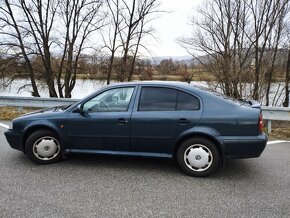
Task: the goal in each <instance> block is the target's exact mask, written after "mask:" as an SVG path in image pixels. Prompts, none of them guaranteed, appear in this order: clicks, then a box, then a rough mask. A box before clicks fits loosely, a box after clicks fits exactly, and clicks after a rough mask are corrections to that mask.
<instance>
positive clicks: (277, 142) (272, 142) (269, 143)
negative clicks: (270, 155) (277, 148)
mask: <svg viewBox="0 0 290 218" xmlns="http://www.w3.org/2000/svg"><path fill="white" fill-rule="evenodd" d="M285 142H290V141H284V140H275V141H269V142H267V145H273V144H279V143H285Z"/></svg>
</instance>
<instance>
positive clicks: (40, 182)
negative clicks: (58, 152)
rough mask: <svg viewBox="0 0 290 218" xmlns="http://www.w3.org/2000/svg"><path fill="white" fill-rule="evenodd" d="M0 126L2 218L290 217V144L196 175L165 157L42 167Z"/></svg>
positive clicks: (74, 159)
mask: <svg viewBox="0 0 290 218" xmlns="http://www.w3.org/2000/svg"><path fill="white" fill-rule="evenodd" d="M3 131H4V129H3V128H1V127H0V176H1V177H0V217H1V218H2V217H3V218H5V217H9V218H10V217H58V218H59V217H247V218H248V217H263V218H264V217H271V218H273V217H279V218H280V217H290V143H279V144H271V145H268V146H267V147H266V149H265V151H264V153H263V154H262V156H261V157H259V158H256V159H245V160H232V161H229V162H228V164H227V165H226V166H225V167H224V168H221V169H220V170H219V171H218V172H217V173H216V174H215V175H214V176H212V177H208V178H192V177H188V176H186V175H184V174H183V173H182V172H181V171H180V170H179V168H178V167H177V166H176V164H175V163H174V162H173V161H170V160H166V159H165V160H164V159H148V158H147V159H146V158H129V157H113V156H99V155H97V156H96V155H87V156H86V155H73V156H71V157H69V158H68V159H66V160H65V161H62V162H59V163H56V164H51V165H46V166H41V165H36V164H33V163H31V162H30V161H29V160H28V159H27V158H26V156H25V155H24V154H22V153H21V152H18V151H16V150H13V149H11V148H10V147H9V145H8V144H7V142H6V140H5V139H4V135H3Z"/></svg>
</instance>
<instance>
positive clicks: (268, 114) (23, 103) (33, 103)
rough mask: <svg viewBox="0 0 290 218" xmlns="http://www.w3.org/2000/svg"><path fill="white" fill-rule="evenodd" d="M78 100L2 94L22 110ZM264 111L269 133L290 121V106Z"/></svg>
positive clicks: (5, 102) (2, 102)
mask: <svg viewBox="0 0 290 218" xmlns="http://www.w3.org/2000/svg"><path fill="white" fill-rule="evenodd" d="M77 101H79V99H67V98H36V97H14V96H0V106H14V107H18V108H19V110H20V111H21V110H22V109H23V107H31V108H45V107H55V106H60V105H68V104H73V103H75V102H77ZM262 113H263V118H264V120H267V126H268V133H271V130H272V120H283V121H290V108H284V107H265V106H262Z"/></svg>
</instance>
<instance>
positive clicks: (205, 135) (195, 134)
mask: <svg viewBox="0 0 290 218" xmlns="http://www.w3.org/2000/svg"><path fill="white" fill-rule="evenodd" d="M190 138H204V139H207V140H209V141H211V142H213V143H214V144H215V145H216V147H217V149H218V151H219V153H220V155H221V159H222V160H224V156H225V154H224V150H225V149H224V144H223V142H222V141H221V140H220V139H218V137H216V136H214V135H211V134H208V133H205V132H191V133H188V134H186V135H183V136H181V137H179V138H178V139H177V140H176V142H175V144H174V147H173V153H172V156H173V158H174V159H175V158H176V154H177V150H178V148H179V146H180V145H181V144H182V143H183V142H184V141H186V140H188V139H190Z"/></svg>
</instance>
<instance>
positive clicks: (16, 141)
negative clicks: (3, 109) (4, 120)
mask: <svg viewBox="0 0 290 218" xmlns="http://www.w3.org/2000/svg"><path fill="white" fill-rule="evenodd" d="M4 135H5V137H6V140H7V141H8V143H9V145H10V146H11V148H14V149H16V150H19V151H23V144H22V137H23V134H22V132H18V131H14V130H12V129H9V130H8V131H6V132H4Z"/></svg>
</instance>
